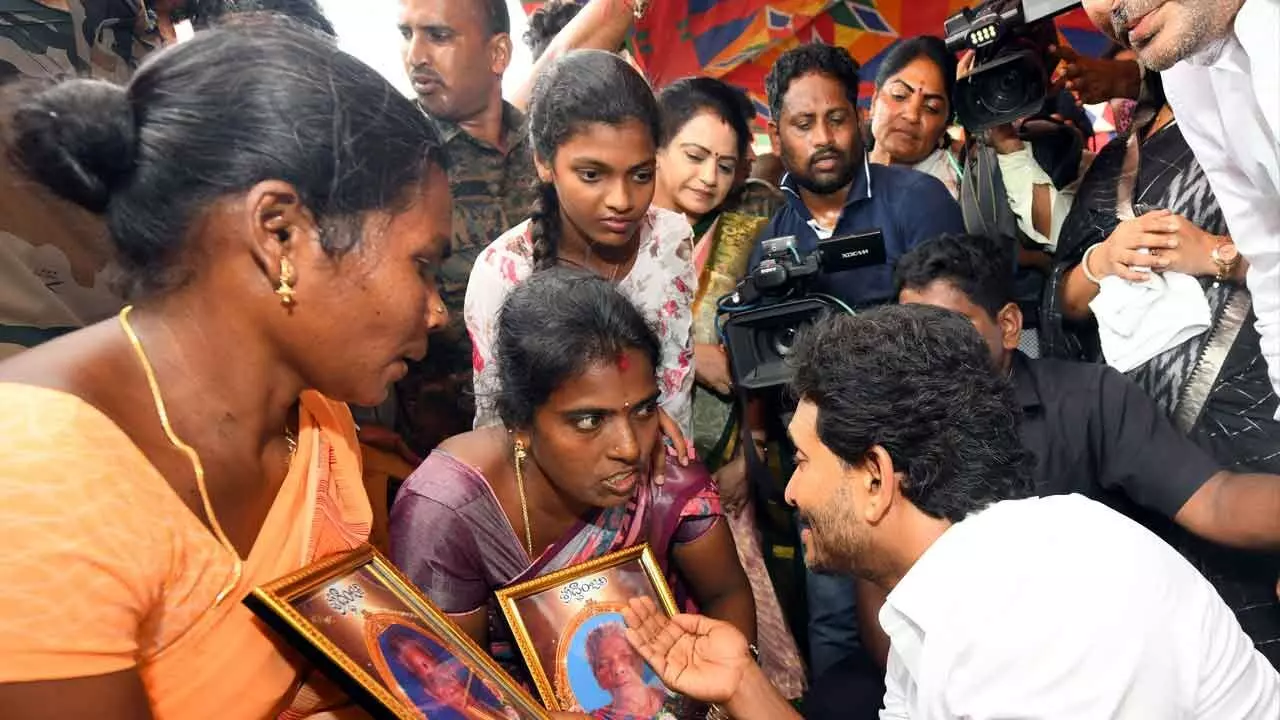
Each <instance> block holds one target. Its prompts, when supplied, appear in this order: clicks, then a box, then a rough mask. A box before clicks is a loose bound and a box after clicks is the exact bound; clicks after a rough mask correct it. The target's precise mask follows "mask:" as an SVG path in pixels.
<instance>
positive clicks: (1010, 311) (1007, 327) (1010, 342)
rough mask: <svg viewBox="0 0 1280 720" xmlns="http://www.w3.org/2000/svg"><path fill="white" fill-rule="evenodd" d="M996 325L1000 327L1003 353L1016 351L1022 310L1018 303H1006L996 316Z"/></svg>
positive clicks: (1020, 328)
mask: <svg viewBox="0 0 1280 720" xmlns="http://www.w3.org/2000/svg"><path fill="white" fill-rule="evenodd" d="M996 324H998V325H999V326H1000V342H1001V344H1002V346H1003V347H1004V349H1005V352H1013V351H1014V350H1017V349H1018V340H1019V339H1020V338H1021V337H1022V308H1020V307H1018V303H1012V302H1011V303H1006V304H1005V306H1004V307H1002V308H1000V312H999V313H998V314H997V315H996Z"/></svg>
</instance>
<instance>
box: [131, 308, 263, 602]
mask: <svg viewBox="0 0 1280 720" xmlns="http://www.w3.org/2000/svg"><path fill="white" fill-rule="evenodd" d="M132 311H133V306H132V305H128V306H126V307H125V309H123V310H121V311H120V326H121V327H123V328H124V333H125V335H128V336H129V343H130V344H132V345H133V350H134V352H135V353H137V355H138V362H140V363H142V371H143V373H145V374H146V376H147V385H148V386H149V387H150V388H151V400H152V402H154V403H155V406H156V414H157V415H159V416H160V427H162V428H164V434H165V436H166V437H168V438H169V443H170V444H172V445H173V446H174V447H175V448H177V449H179V450H181V451H182V452H183V454H185V455H186V456H187V460H189V461H190V462H191V469H192V470H193V471H194V472H195V475H196V489H198V490H199V491H200V501H201V502H202V503H204V514H205V517H207V518H209V527H210V529H212V530H213V535H214V537H216V538H217V539H218V542H219V543H221V544H222V547H224V548H226V550H227V552H229V553H231V557H232V558H234V559H235V560H234V562H233V563H232V565H231V581H230V582H229V583H228V584H227V586H226V587H224V588H222V590H221V591H219V592H218V594H217V595H216V596H214V598H213V606H214V607H217V606H218V605H219V604H220V603H221V602H222V601H223V600H225V599H226V597H227V595H229V594H231V591H232V590H235V588H236V586H237V585H239V584H240V578H241V576H242V575H244V561H242V560H241V559H240V553H238V552H236V548H235V546H234V545H232V544H231V541H230V540H228V539H227V535H226V533H224V532H222V524H221V523H219V522H218V516H217V515H216V514H215V513H214V512H213V502H212V501H211V500H210V499H209V488H208V487H207V486H206V485H205V481H204V465H203V464H202V463H201V462H200V454H199V453H197V452H196V449H195V448H193V447H191V446H190V445H188V444H186V443H185V442H183V441H182V438H179V437H178V434H177V433H175V432H174V431H173V426H172V425H170V424H169V412H168V410H166V409H165V405H164V398H163V397H161V395H160V383H159V382H158V381H157V380H156V373H155V370H154V369H152V367H151V361H150V360H149V359H148V358H147V353H146V351H145V350H143V349H142V341H141V340H139V339H138V334H137V333H135V332H134V331H133V325H131V324H130V323H129V313H130V312H132Z"/></svg>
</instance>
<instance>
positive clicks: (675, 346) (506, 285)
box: [463, 207, 697, 437]
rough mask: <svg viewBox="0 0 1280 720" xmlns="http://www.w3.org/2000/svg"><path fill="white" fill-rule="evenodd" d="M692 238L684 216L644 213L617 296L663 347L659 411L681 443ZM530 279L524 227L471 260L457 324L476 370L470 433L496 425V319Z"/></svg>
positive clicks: (689, 372)
mask: <svg viewBox="0 0 1280 720" xmlns="http://www.w3.org/2000/svg"><path fill="white" fill-rule="evenodd" d="M692 256H693V232H692V230H691V229H690V228H689V223H688V221H686V220H685V218H684V216H683V215H680V214H678V213H674V212H671V211H670V210H663V209H661V208H652V207H651V208H650V209H649V212H648V214H647V215H646V216H645V219H644V221H643V222H642V223H641V225H640V246H639V248H638V250H637V255H636V261H635V263H634V264H633V265H632V267H631V271H630V272H628V273H627V275H626V277H623V278H621V279H619V280H618V282H617V285H618V290H620V291H621V292H622V294H623V295H625V296H627V297H628V298H630V299H631V302H633V303H635V306H636V307H637V308H639V310H640V312H641V313H642V314H643V315H644V317H645V320H647V321H648V322H649V324H650V326H651V327H653V328H655V329H657V331H658V336H659V340H660V341H661V343H662V358H661V362H662V367H661V368H659V371H658V389H659V391H660V392H661V397H660V398H659V404H660V405H661V406H662V408H663V410H665V411H666V412H667V414H668V415H670V416H671V418H672V419H673V420H675V421H676V422H677V423H678V424H679V425H680V429H681V431H682V432H683V433H684V434H685V437H691V435H690V433H691V432H692V429H693V428H692V422H693V418H692V413H693V408H692V400H693V310H692V304H693V292H694V289H695V287H696V283H697V280H696V279H695V277H694V272H693V262H692V259H691V258H692ZM532 273H533V240H532V238H531V237H530V223H529V221H527V220H526V221H525V222H523V223H521V224H519V225H517V226H515V227H514V228H512V229H510V230H508V231H507V232H506V233H504V234H503V235H502V237H499V238H498V239H497V240H494V241H493V242H492V243H491V244H490V245H489V247H487V248H485V249H484V251H483V252H481V253H480V256H479V257H478V258H476V262H475V266H474V267H473V268H472V269H471V279H470V281H468V283H467V299H466V303H465V306H464V310H463V316H464V318H465V319H466V322H467V332H468V333H470V335H471V342H472V346H473V350H472V366H473V367H474V369H475V392H476V418H475V427H477V428H480V427H486V426H490V425H497V424H499V423H501V422H502V421H501V420H500V419H499V418H498V411H497V406H496V403H495V398H496V392H497V390H498V388H499V379H498V367H497V365H496V361H495V358H494V356H493V350H494V345H495V344H496V342H497V334H498V311H499V310H500V309H501V308H502V304H503V302H504V301H505V300H506V298H507V293H509V292H511V290H512V288H514V287H515V286H517V285H519V284H520V283H522V282H524V281H525V279H526V278H528V277H529V276H530V275H531V274H532Z"/></svg>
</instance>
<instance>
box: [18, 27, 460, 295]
mask: <svg viewBox="0 0 1280 720" xmlns="http://www.w3.org/2000/svg"><path fill="white" fill-rule="evenodd" d="M439 148H440V143H439V140H438V138H437V136H436V134H435V132H434V130H432V128H431V126H430V125H429V124H428V122H427V121H426V119H425V118H424V116H423V115H422V113H421V112H420V111H419V110H418V109H417V108H416V107H415V106H414V105H413V103H411V102H410V101H409V100H407V99H406V98H405V97H403V96H402V95H401V94H400V93H398V92H396V90H395V89H394V88H393V87H391V85H390V84H388V83H387V81H386V80H383V79H382V78H381V77H380V76H379V75H378V73H377V72H376V71H375V70H373V69H372V68H370V67H368V66H367V65H365V64H364V63H362V62H360V61H359V60H356V59H355V58H353V57H351V56H350V55H347V54H346V53H343V52H341V51H339V50H338V49H337V47H336V46H334V45H333V44H332V42H330V41H329V40H328V39H326V38H324V37H323V36H322V35H320V34H318V33H316V32H314V31H312V30H310V29H307V28H305V27H301V26H299V25H297V24H296V23H292V22H288V21H285V20H281V19H275V20H272V21H270V22H266V21H264V22H254V23H252V25H251V26H246V27H244V28H236V27H223V28H215V29H212V30H206V31H201V32H198V33H196V34H195V36H194V37H192V39H191V40H189V41H187V42H184V43H182V44H180V45H176V46H174V47H172V48H169V49H166V50H164V51H162V52H160V53H157V54H156V55H154V56H152V57H151V58H149V59H148V60H147V61H146V62H144V63H143V65H142V67H141V68H140V69H139V70H138V71H137V73H135V74H134V76H133V78H132V80H130V82H129V84H128V86H127V87H120V86H117V85H113V84H111V83H106V82H101V81H95V80H68V81H65V82H62V83H59V84H56V85H53V86H51V87H48V88H47V89H45V90H43V91H41V92H38V93H36V94H34V95H33V96H31V97H29V98H28V99H26V101H25V102H23V103H22V104H21V105H20V106H19V107H18V109H17V110H16V112H15V114H14V117H13V121H12V138H11V145H10V148H9V152H10V154H11V155H12V156H13V157H14V158H15V160H16V161H17V162H18V163H19V164H20V165H21V166H22V167H23V168H24V169H25V170H26V172H27V174H29V175H30V176H32V177H33V178H34V179H36V180H38V181H39V182H41V183H43V184H44V185H46V186H48V187H49V188H50V189H52V190H53V191H54V192H55V193H57V194H58V195H60V196H61V197H63V198H66V199H68V200H71V201H73V202H75V203H78V204H79V205H82V206H83V207H85V208H87V209H88V210H90V211H92V212H95V213H101V214H104V215H105V216H106V221H107V226H108V228H109V230H110V232H111V237H112V239H113V240H114V242H115V246H116V248H117V250H118V252H119V259H120V262H121V264H122V266H123V268H124V270H125V271H126V274H127V275H128V277H129V279H130V280H131V286H132V287H131V288H130V289H131V290H132V291H134V292H144V293H146V292H157V291H162V290H165V289H169V288H172V287H173V286H174V285H178V284H181V283H182V282H185V281H186V280H187V279H188V278H187V274H186V273H184V272H183V269H182V268H181V266H182V265H184V263H183V262H181V260H182V257H183V255H184V252H185V248H186V246H187V244H188V243H190V242H191V238H190V237H188V234H189V233H188V231H189V229H190V228H191V227H192V226H193V224H195V223H196V222H197V220H198V219H199V218H200V216H201V214H202V213H203V212H205V210H206V209H207V208H208V207H209V206H210V205H211V204H212V203H214V202H215V201H217V200H218V199H220V198H223V197H226V196H228V195H233V194H235V193H240V192H245V191H247V190H249V189H250V188H251V187H253V186H254V185H255V184H257V183H259V182H262V181H264V180H270V179H278V180H283V181H286V182H289V183H292V184H293V186H294V187H295V188H296V189H297V190H298V192H299V194H300V197H301V199H302V202H303V203H304V204H305V205H306V207H307V208H308V209H309V210H310V211H311V212H312V213H313V214H314V215H315V218H316V221H317V223H318V224H319V226H320V228H321V238H320V241H321V243H322V244H323V245H324V247H325V249H326V250H328V251H329V252H331V253H334V254H338V253H342V252H345V251H347V250H349V249H351V248H352V247H353V246H354V245H355V244H356V243H357V242H358V241H359V239H360V235H361V229H362V226H363V217H362V216H363V214H364V213H367V212H369V211H374V210H379V209H387V208H390V209H393V210H394V209H397V208H400V207H403V205H404V204H406V203H407V202H409V200H410V195H409V192H408V191H409V190H410V189H411V188H415V187H416V186H417V184H418V183H419V182H421V181H422V179H423V178H424V176H425V174H426V172H427V168H428V166H429V165H430V164H431V163H432V162H436V163H439V162H440V161H441V155H440V150H439Z"/></svg>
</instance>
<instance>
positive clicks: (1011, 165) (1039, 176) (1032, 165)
mask: <svg viewBox="0 0 1280 720" xmlns="http://www.w3.org/2000/svg"><path fill="white" fill-rule="evenodd" d="M996 159H997V161H998V162H999V163H1000V176H1001V178H1002V179H1003V180H1004V191H1005V195H1006V196H1007V197H1008V198H1009V209H1010V210H1013V214H1014V215H1016V216H1017V217H1018V229H1019V230H1021V231H1022V232H1024V233H1026V235H1027V237H1029V238H1031V239H1032V240H1034V241H1035V242H1036V243H1038V244H1040V245H1043V246H1044V247H1045V249H1046V250H1048V251H1050V252H1052V251H1053V250H1054V248H1056V247H1057V246H1058V232H1059V231H1060V230H1061V229H1062V223H1063V222H1064V221H1065V220H1066V219H1067V213H1068V212H1069V211H1070V210H1071V202H1072V200H1074V199H1075V193H1074V190H1073V188H1074V187H1075V184H1074V183H1073V184H1072V185H1071V186H1070V187H1068V188H1064V189H1062V190H1059V189H1057V188H1056V187H1054V185H1053V180H1052V179H1051V178H1050V177H1049V175H1048V174H1047V173H1046V172H1045V171H1044V169H1043V168H1041V167H1040V163H1037V162H1036V159H1035V156H1034V155H1032V154H1031V143H1023V147H1022V149H1021V150H1018V151H1017V152H1012V153H1007V154H1000V153H997V154H996ZM1084 168H1085V166H1083V165H1082V168H1081V170H1080V176H1081V177H1083V176H1084ZM1036 185H1047V186H1048V187H1049V202H1050V207H1051V215H1050V216H1051V218H1052V220H1051V222H1050V226H1049V236H1048V237H1045V235H1044V233H1042V232H1040V231H1039V230H1037V229H1036V228H1035V224H1034V223H1033V222H1032V215H1031V205H1032V200H1033V198H1034V196H1035V193H1034V189H1035V186H1036Z"/></svg>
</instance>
